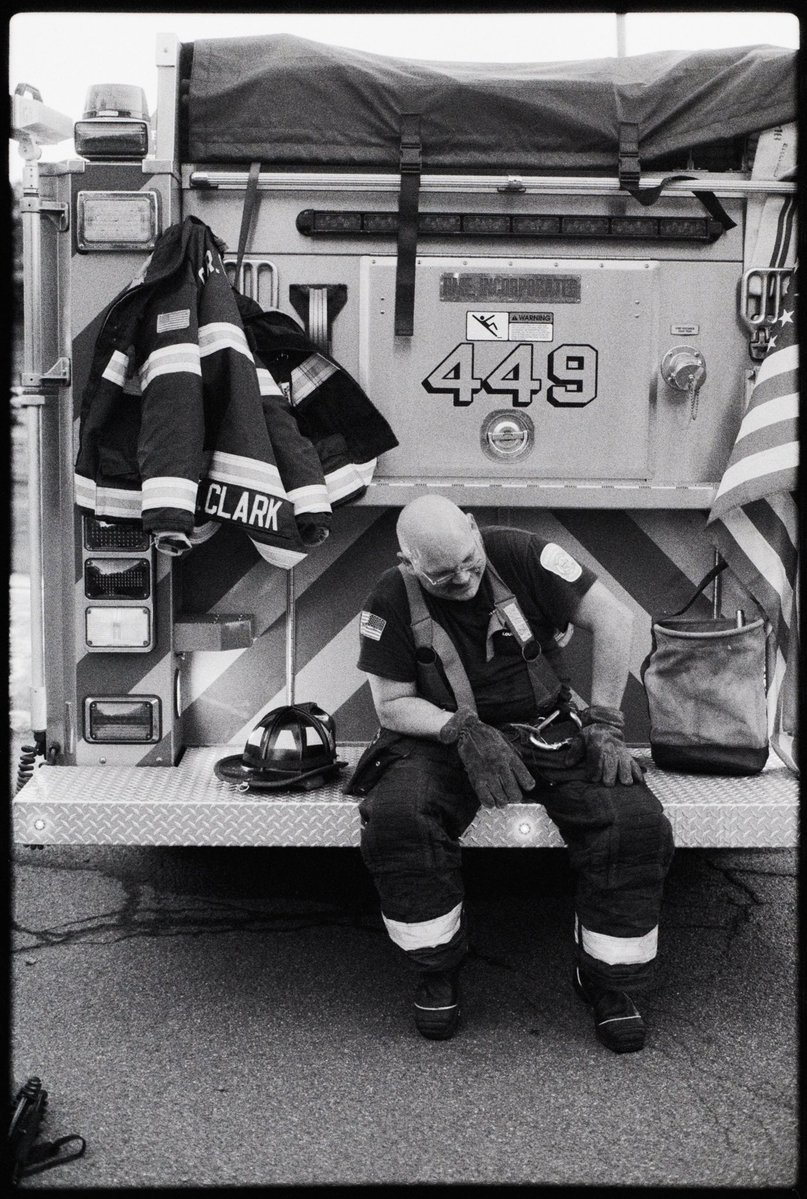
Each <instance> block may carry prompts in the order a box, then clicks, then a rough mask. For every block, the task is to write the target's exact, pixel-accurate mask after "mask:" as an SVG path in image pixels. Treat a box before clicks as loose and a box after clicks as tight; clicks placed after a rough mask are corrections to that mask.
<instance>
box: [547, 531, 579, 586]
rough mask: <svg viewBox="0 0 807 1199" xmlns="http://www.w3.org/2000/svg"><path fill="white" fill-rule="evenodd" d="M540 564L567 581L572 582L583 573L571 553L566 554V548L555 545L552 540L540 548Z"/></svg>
mask: <svg viewBox="0 0 807 1199" xmlns="http://www.w3.org/2000/svg"><path fill="white" fill-rule="evenodd" d="M541 565H542V566H543V568H544V570H549V571H551V572H552V574H553V575H558V576H559V577H560V578H561V579H565V580H566V582H567V583H574V581H575V579H579V578H580V576H581V574H582V573H583V567H582V566H581V565H580V563H579V562H575V560H574V558H573V557H572V556H571V554H567V553H566V550H564V549H561V547H560V546H559V545H555V542H554V541H550V542H549V544H548V545H545V546H544V548H543V549H542V550H541Z"/></svg>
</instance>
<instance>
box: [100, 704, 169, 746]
mask: <svg viewBox="0 0 807 1199" xmlns="http://www.w3.org/2000/svg"><path fill="white" fill-rule="evenodd" d="M160 731H161V730H160V701H159V699H158V698H157V696H156V695H127V696H121V697H120V698H112V699H110V698H105V697H103V698H102V697H99V696H88V697H87V699H85V701H84V738H85V740H86V741H90V742H92V743H93V744H108V743H111V742H113V743H114V742H118V743H122V742H142V743H148V742H154V741H159V740H160Z"/></svg>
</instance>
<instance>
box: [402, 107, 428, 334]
mask: <svg viewBox="0 0 807 1199" xmlns="http://www.w3.org/2000/svg"><path fill="white" fill-rule="evenodd" d="M400 128H401V157H400V169H401V187H400V192H399V194H398V256H397V263H396V269H395V336H396V337H411V336H412V333H413V331H414V316H415V256H416V254H417V237H418V200H419V193H420V172H421V168H422V165H423V159H422V147H421V141H420V113H418V112H406V113H402V114H401V127H400Z"/></svg>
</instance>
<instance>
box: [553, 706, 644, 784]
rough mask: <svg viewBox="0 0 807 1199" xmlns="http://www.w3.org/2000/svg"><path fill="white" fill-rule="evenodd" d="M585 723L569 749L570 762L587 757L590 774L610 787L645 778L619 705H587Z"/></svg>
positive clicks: (577, 761) (576, 764) (590, 777)
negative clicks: (627, 737)
mask: <svg viewBox="0 0 807 1199" xmlns="http://www.w3.org/2000/svg"><path fill="white" fill-rule="evenodd" d="M581 719H582V722H583V727H582V728H581V729H580V732H579V733H578V734H577V736H576V737H575V739H574V741H573V742H572V744H571V745H570V746H569V748H568V750H567V751H566V759H565V763H564V764H565V765H566V766H578V765H579V764H580V762H582V761H583V759H585V762H586V768H587V773H588V778H589V779H590V780H591V782H593V783H599V782H602V783H603V784H604V786H606V787H613V785H614V783H615V782H616V781H617V778H618V779H619V782H620V783H623V784H627V785H630V784H632V783H634V782H637V783H640V782H641V781H642V775H643V771H642V768H641V766H640V765H639V763H638V762H637V761H636V759H635V758H634V756H633V754H632V753H631V752H630V750H629V749H628V747H627V746H626V745H625V731H624V730H625V717H624V716H623V714H622V712H620V710H619V708H600V707H593V708H586V710H585V711H584V712H582V713H581Z"/></svg>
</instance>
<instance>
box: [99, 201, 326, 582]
mask: <svg viewBox="0 0 807 1199" xmlns="http://www.w3.org/2000/svg"><path fill="white" fill-rule="evenodd" d="M220 247H221V243H220V242H219V241H218V239H216V238H215V237H214V235H213V234H212V232H211V230H210V229H209V228H208V227H207V226H206V225H205V224H204V223H203V222H201V221H199V220H198V219H197V218H195V217H188V218H187V219H186V220H185V221H183V222H182V224H181V225H172V226H170V227H169V228H168V229H167V230H166V231H165V233H164V234H163V235H162V237H161V238H160V239H159V241H158V242H157V245H156V247H155V250H154V252H153V254H152V255H151V257H150V258H149V260H148V261H147V263H146V265H145V267H144V269H143V270H142V271H141V272H140V274H139V275H138V276H137V277H136V278H135V279H134V280H132V282H131V284H130V285H129V286H128V287H127V288H126V289H125V290H124V291H123V292H121V293H120V294H119V295H118V296H117V297H116V298H115V299H114V300H113V301H112V303H111V304H110V305H109V307H108V308H107V309H106V311H105V312H104V314H103V316H102V321H101V331H100V334H99V335H98V338H97V342H96V347H95V353H94V357H93V363H92V368H91V372H90V377H89V380H88V382H87V385H86V387H85V389H84V392H83V397H82V408H81V420H80V434H79V450H78V455H77V459H76V466H75V484H76V502H77V504H78V505H79V507H80V508H84V509H87V510H89V511H90V512H92V513H94V515H96V516H97V517H100V518H106V519H110V520H116V519H117V520H121V519H132V520H138V519H141V520H142V523H143V527H144V528H145V529H146V530H147V531H148V532H150V533H152V534H153V535H154V536H155V539H156V542H157V545H158V548H163V547H164V545H165V544H166V543H168V545H169V546H172V547H176V546H179V547H183V546H184V547H185V548H187V547H189V546H191V545H193V544H196V543H198V542H200V541H203V540H205V539H206V538H207V537H209V536H211V535H212V533H214V532H215V531H216V529H217V528H218V527H219V525H220V524H227V525H231V526H237V527H239V528H241V529H242V530H243V531H244V532H245V533H246V534H247V535H248V536H249V537H250V539H251V540H252V542H253V544H254V545H255V547H256V549H257V550H258V552H259V553H260V555H261V556H262V557H263V558H264V559H265V560H266V561H267V562H270V563H272V564H274V565H277V566H282V567H287V568H288V567H291V566H294V565H295V563H296V562H298V561H300V559H301V558H302V557H303V556H304V554H305V552H306V546H305V543H304V541H303V539H302V537H301V533H300V528H299V527H298V523H297V520H296V519H295V509H294V501H293V499H292V498H291V497H290V496H289V494H288V491H287V488H286V486H285V484H284V481H283V479H282V477H281V474H280V470H279V468H278V460H277V453H276V451H275V447H274V445H273V440H272V430H271V429H270V425H269V422H268V419H267V414H266V413H265V412H264V408H263V406H262V399H261V390H262V387H261V383H260V382H259V379H258V374H257V371H256V367H255V362H254V359H253V356H252V353H251V350H250V348H249V345H248V343H247V339H246V335H245V333H244V327H243V322H242V320H241V317H240V314H239V311H238V304H237V301H236V298H235V292H234V291H233V289H232V287H231V285H230V283H229V280H228V278H227V275H226V272H225V269H224V265H223V263H222V260H221V255H220ZM274 389H275V390H276V392H277V394H278V396H281V397H282V391H281V389H280V388H279V387H278V386H277V385H276V384H275V385H274ZM263 390H264V391H265V390H266V381H265V380H264V384H263ZM280 435H281V436H282V433H281V434H280ZM322 508H323V511H329V504H328V502H327V499H325V498H323V501H322Z"/></svg>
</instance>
